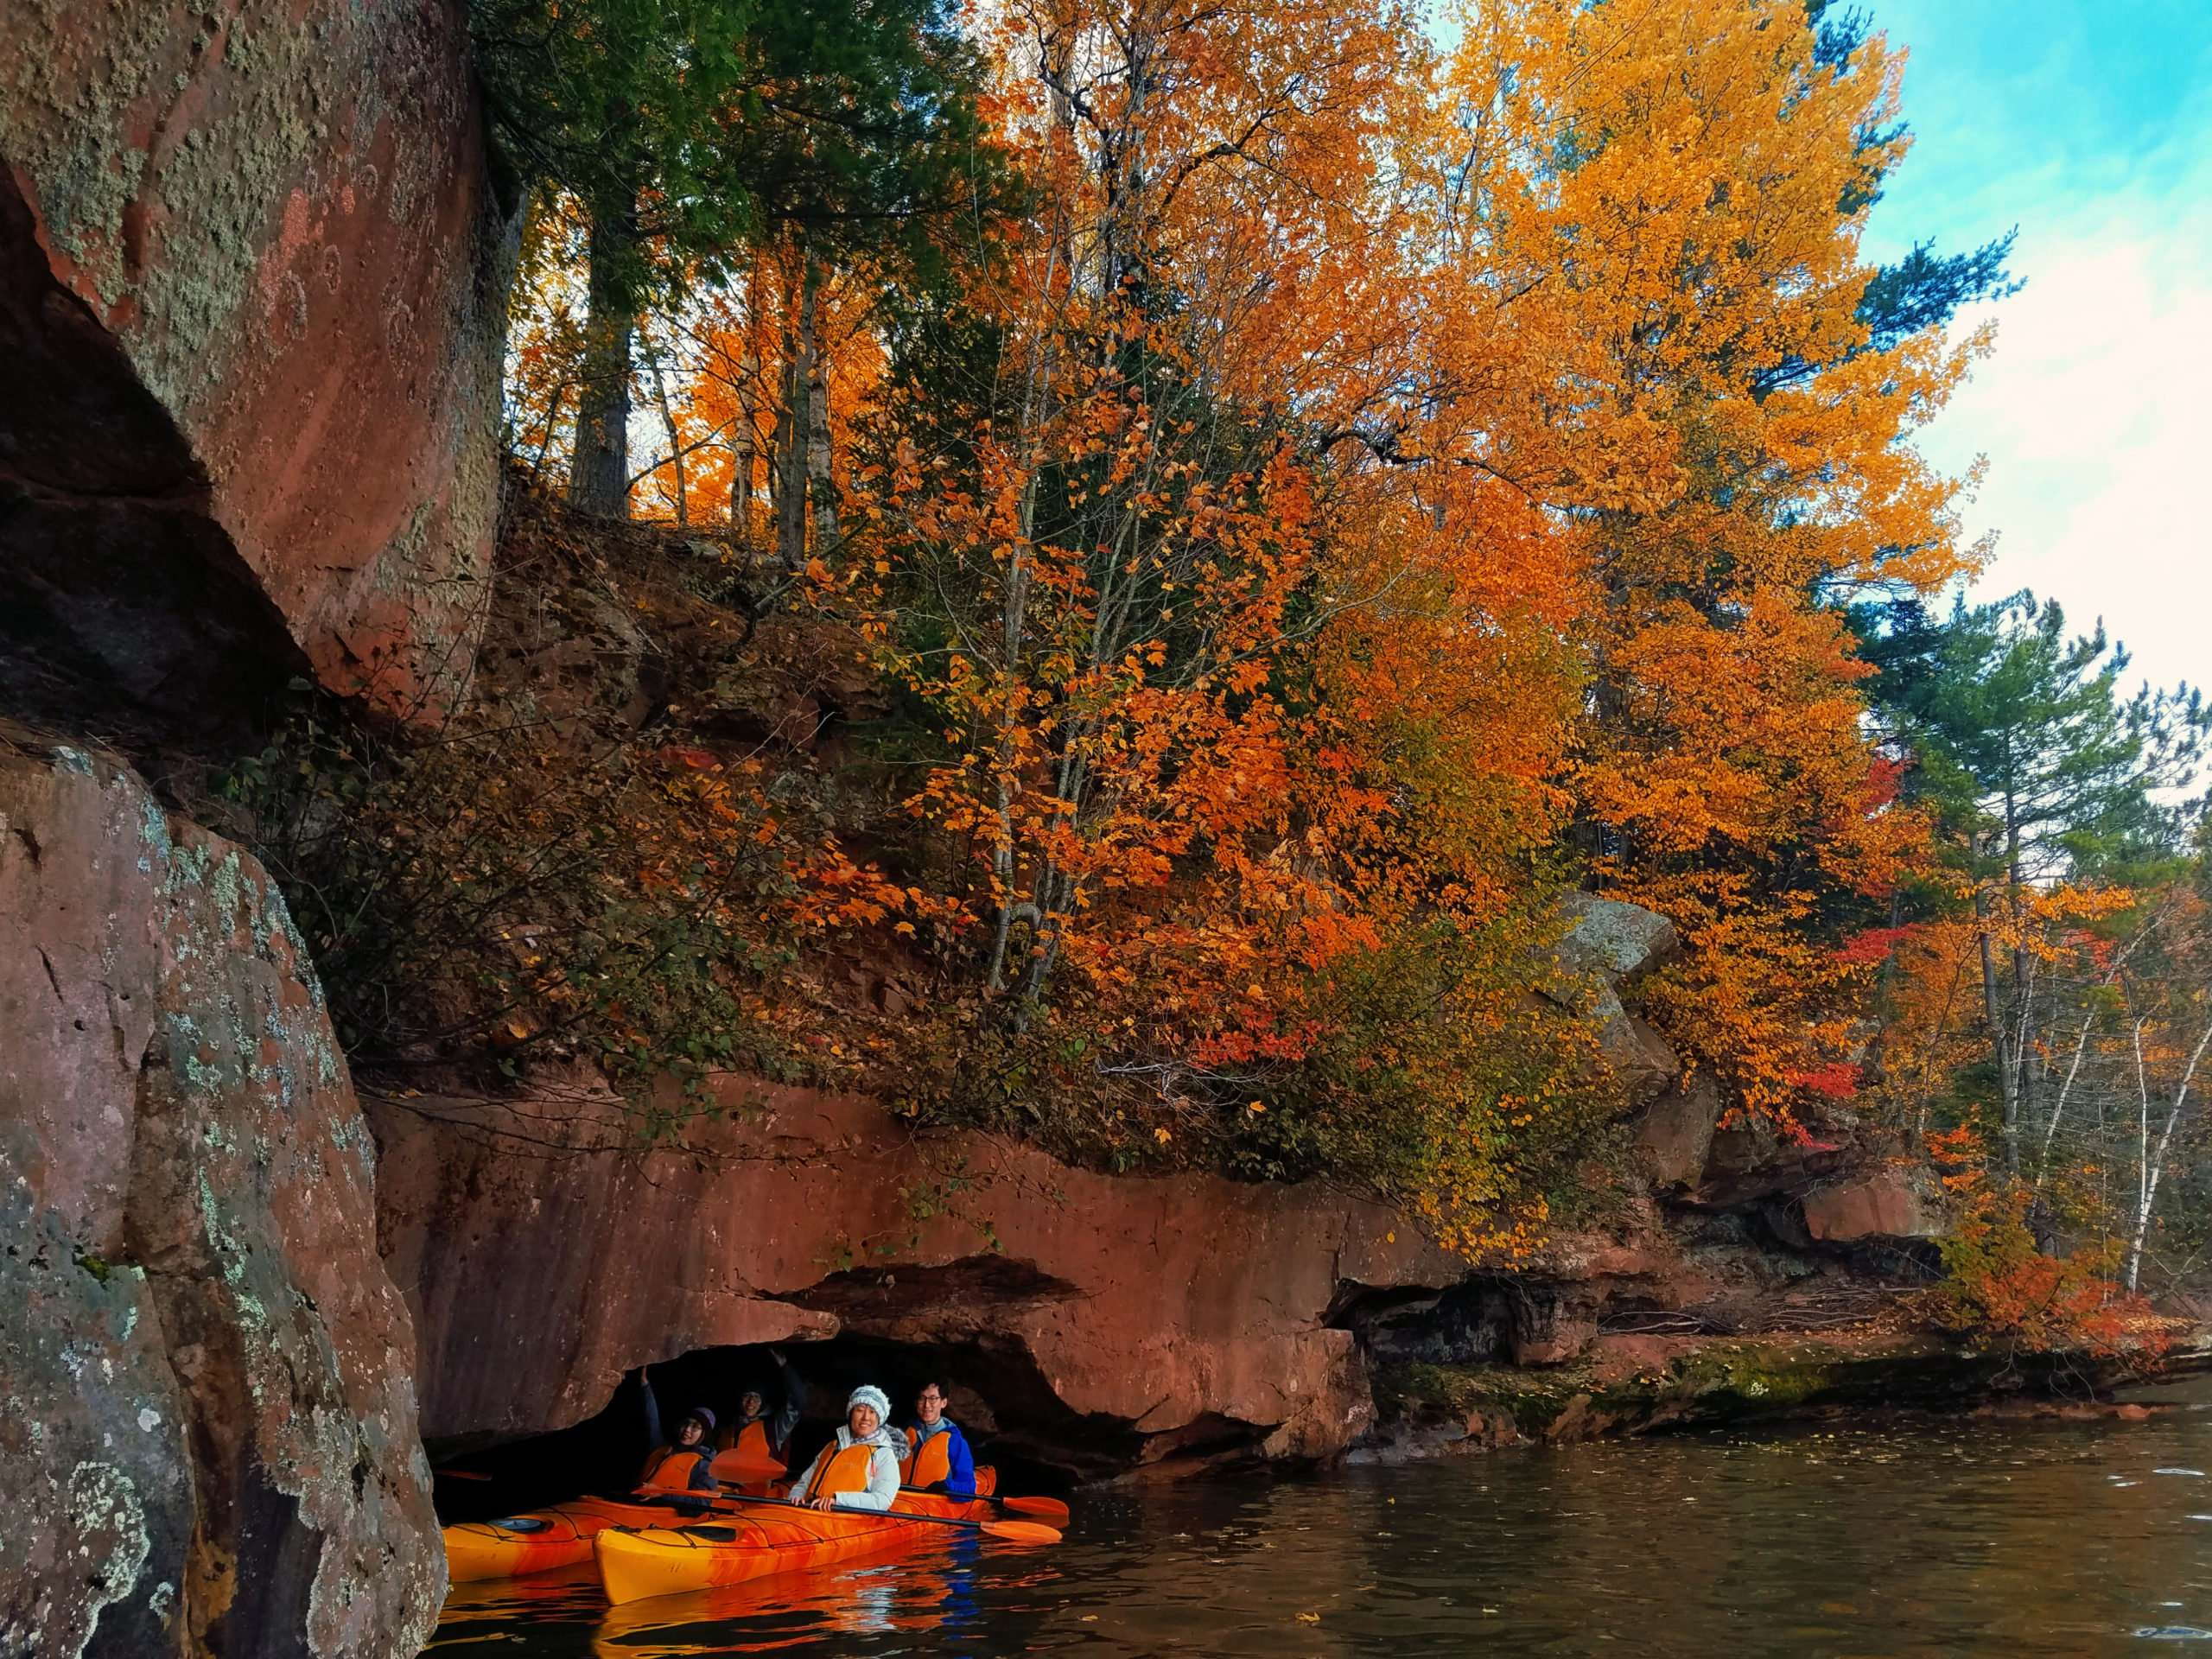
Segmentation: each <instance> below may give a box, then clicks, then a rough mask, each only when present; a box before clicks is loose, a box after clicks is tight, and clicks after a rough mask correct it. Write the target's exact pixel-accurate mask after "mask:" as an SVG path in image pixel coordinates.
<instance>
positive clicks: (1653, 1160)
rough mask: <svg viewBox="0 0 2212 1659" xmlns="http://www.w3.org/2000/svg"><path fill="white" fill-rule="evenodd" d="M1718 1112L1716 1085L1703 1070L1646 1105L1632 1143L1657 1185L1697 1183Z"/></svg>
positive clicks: (1644, 1168)
mask: <svg viewBox="0 0 2212 1659" xmlns="http://www.w3.org/2000/svg"><path fill="white" fill-rule="evenodd" d="M1721 1110H1722V1107H1721V1103H1720V1090H1719V1085H1718V1084H1715V1083H1714V1082H1713V1077H1712V1074H1711V1073H1710V1072H1706V1071H1700V1072H1697V1073H1696V1074H1694V1076H1692V1077H1690V1078H1689V1079H1688V1081H1687V1082H1683V1083H1681V1084H1680V1085H1679V1086H1677V1087H1675V1088H1670V1089H1669V1090H1667V1091H1666V1092H1665V1093H1664V1094H1662V1095H1661V1096H1659V1097H1658V1098H1657V1099H1656V1100H1655V1101H1653V1102H1652V1103H1651V1104H1650V1105H1649V1107H1648V1108H1646V1109H1645V1110H1644V1113H1643V1116H1642V1117H1640V1118H1638V1119H1637V1123H1636V1128H1635V1138H1634V1141H1633V1142H1632V1143H1631V1144H1632V1146H1633V1148H1634V1151H1635V1154H1636V1157H1637V1162H1638V1163H1639V1164H1640V1165H1642V1166H1643V1172H1644V1173H1645V1175H1646V1176H1647V1177H1648V1178H1649V1179H1650V1182H1651V1184H1652V1185H1653V1186H1654V1187H1655V1188H1659V1189H1662V1190H1664V1189H1667V1188H1672V1187H1685V1186H1695V1185H1697V1184H1698V1182H1699V1180H1700V1179H1702V1178H1703V1176H1704V1174H1705V1160H1706V1158H1707V1155H1708V1154H1710V1153H1711V1152H1712V1150H1713V1127H1714V1126H1715V1125H1716V1124H1717V1123H1719V1121H1720V1113H1721Z"/></svg>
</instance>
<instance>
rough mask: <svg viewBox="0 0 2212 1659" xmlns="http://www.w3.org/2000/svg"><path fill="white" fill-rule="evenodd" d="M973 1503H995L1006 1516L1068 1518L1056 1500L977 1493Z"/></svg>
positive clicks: (938, 1494) (925, 1493) (927, 1493)
mask: <svg viewBox="0 0 2212 1659" xmlns="http://www.w3.org/2000/svg"><path fill="white" fill-rule="evenodd" d="M899 1491H902V1492H917V1493H919V1494H921V1495H922V1496H923V1497H957V1494H956V1493H949V1492H932V1491H930V1489H929V1488H928V1487H926V1486H901V1487H900V1488H899ZM973 1501H975V1502H976V1503H995V1504H997V1505H998V1507H999V1508H1001V1510H1005V1511H1006V1512H1007V1514H1008V1515H1042V1516H1052V1517H1054V1518H1057V1519H1058V1520H1059V1521H1061V1522H1065V1521H1066V1520H1067V1518H1068V1506H1067V1505H1066V1504H1065V1503H1061V1502H1060V1501H1059V1500H1058V1498H1052V1497H999V1496H998V1495H997V1494H996V1493H984V1492H977V1493H976V1494H975V1495H974V1500H973ZM1025 1503H1033V1504H1039V1505H1048V1506H1049V1507H1046V1508H1039V1509H1029V1510H1025V1509H1023V1508H1022V1507H1021V1506H1022V1505H1023V1504H1025Z"/></svg>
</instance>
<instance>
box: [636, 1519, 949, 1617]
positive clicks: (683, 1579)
mask: <svg viewBox="0 0 2212 1659" xmlns="http://www.w3.org/2000/svg"><path fill="white" fill-rule="evenodd" d="M990 1514H991V1506H990V1505H989V1504H988V1503H960V1502H957V1501H956V1500H953V1499H949V1498H943V1497H930V1496H923V1495H915V1494H906V1495H902V1496H901V1497H899V1500H898V1501H897V1503H895V1504H894V1505H893V1508H892V1509H891V1510H888V1511H886V1512H885V1513H883V1514H880V1515H868V1514H861V1513H857V1512H855V1511H853V1510H832V1511H831V1512H830V1513H829V1514H827V1515H823V1514H820V1513H818V1512H816V1511H814V1510H783V1509H772V1508H768V1507H766V1506H747V1507H745V1508H741V1509H739V1510H735V1511H734V1512H732V1513H729V1514H727V1515H721V1514H718V1515H716V1516H714V1517H713V1518H712V1519H711V1520H709V1521H703V1522H697V1523H693V1524H685V1525H680V1526H673V1527H671V1526H670V1525H669V1524H668V1523H667V1522H666V1520H665V1519H664V1520H662V1521H661V1522H659V1524H658V1525H648V1526H645V1527H641V1528H633V1527H632V1526H629V1525H616V1526H613V1527H607V1528H603V1529H601V1530H600V1531H599V1532H598V1533H597V1534H596V1535H594V1539H593V1548H594V1553H595V1554H596V1555H597V1557H598V1560H599V1577H600V1582H601V1583H602V1584H603V1585H605V1586H607V1599H608V1600H609V1601H613V1602H624V1601H639V1600H642V1599H644V1598H645V1597H647V1596H672V1595H677V1594H680V1593H681V1592H684V1591H687V1590H707V1589H711V1588H713V1587H714V1586H717V1585H728V1584H743V1583H745V1582H747V1580H753V1579H760V1578H766V1577H767V1576H768V1575H769V1574H770V1573H789V1572H794V1571H797V1570H798V1569H800V1568H803V1567H826V1566H830V1565H832V1564H834V1563H836V1562H838V1561H846V1560H854V1559H855V1558H856V1557H859V1556H862V1555H872V1554H875V1553H877V1552H878V1551H880V1550H884V1549H887V1548H893V1547H895V1546H897V1545H899V1544H901V1543H910V1542H912V1541H914V1540H916V1539H917V1538H918V1537H920V1536H921V1535H924V1534H926V1533H935V1532H938V1531H940V1530H942V1529H939V1528H938V1527H934V1526H931V1524H930V1523H929V1522H928V1521H926V1520H919V1521H916V1520H907V1521H903V1522H902V1520H901V1519H900V1516H902V1515H906V1516H945V1517H949V1518H952V1519H956V1520H984V1519H988V1517H989V1516H990Z"/></svg>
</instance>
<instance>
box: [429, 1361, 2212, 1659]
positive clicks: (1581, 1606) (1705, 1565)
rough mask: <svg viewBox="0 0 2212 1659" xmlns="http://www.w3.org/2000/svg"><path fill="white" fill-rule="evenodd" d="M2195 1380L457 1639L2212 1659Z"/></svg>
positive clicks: (1513, 1457) (445, 1628) (645, 1657)
mask: <svg viewBox="0 0 2212 1659" xmlns="http://www.w3.org/2000/svg"><path fill="white" fill-rule="evenodd" d="M2144 1397H2145V1398H2148V1399H2156V1398H2176V1397H2177V1396H2173V1395H2165V1396H2160V1395H2145V1396H2144ZM2188 1398H2190V1399H2192V1400H2195V1401H2196V1402H2200V1403H2196V1404H2186V1403H2185V1404H2181V1405H2177V1406H2176V1407H2175V1408H2173V1409H2171V1411H2168V1412H2164V1413H2161V1414H2157V1415H2155V1416H2153V1417H2152V1418H2151V1419H2150V1420H2149V1421H2139V1422H2128V1421H2112V1420H2106V1421H2094V1422H2067V1421H2026V1422H2003V1421H1986V1420H1975V1419H1960V1420H1956V1421H1933V1422H1930V1421H1916V1422H1914V1423H1912V1424H1910V1425H1909V1426H1906V1425H1899V1424H1897V1423H1884V1424H1878V1425H1861V1426H1855V1427H1846V1426H1841V1425H1834V1424H1831V1425H1825V1426H1821V1427H1807V1428H1804V1429H1802V1430H1800V1431H1776V1432H1771V1433H1763V1434H1751V1433H1726V1434H1710V1435H1698V1436H1688V1437H1682V1438H1677V1439H1662V1440H1640V1441H1625V1442H1614V1443H1610V1444H1599V1445H1593V1446H1573V1447H1568V1448H1565V1449H1562V1450H1558V1451H1521V1452H1503V1453H1493V1454H1491V1455H1490V1456H1488V1457H1469V1458H1465V1459H1452V1460H1450V1461H1447V1462H1442V1463H1433V1464H1426V1465H1414V1466H1410V1467H1400V1468H1390V1469H1353V1470H1349V1471H1343V1472H1340V1473H1336V1474H1331V1475H1326V1476H1322V1477H1317V1478H1310V1479H1276V1480H1268V1481H1257V1480H1255V1481H1247V1482H1235V1483H1209V1484H1188V1485H1182V1486H1176V1487H1169V1488H1162V1489H1160V1490H1156V1491H1128V1492H1125V1491H1116V1492H1103V1493H1084V1492H1079V1493H1077V1494H1076V1495H1075V1497H1073V1499H1072V1500H1071V1503H1072V1507H1073V1509H1074V1512H1075V1519H1074V1522H1073V1525H1072V1527H1071V1529H1070V1530H1069V1532H1068V1535H1067V1537H1066V1541H1065V1542H1064V1543H1062V1544H1060V1545H1058V1547H1056V1548H1046V1549H1022V1548H1010V1547H1007V1546H1003V1545H998V1544H983V1545H981V1546H980V1547H979V1546H977V1545H976V1544H973V1543H971V1542H969V1541H967V1540H965V1539H963V1540H961V1541H958V1542H957V1543H954V1544H951V1545H932V1546H928V1547H924V1548H917V1549H913V1550H910V1551H908V1552H906V1553H905V1554H901V1555H899V1556H898V1557H896V1558H894V1559H893V1560H887V1561H884V1562H881V1563H880V1564H875V1565H864V1566H857V1567H845V1568H842V1569H841V1570H839V1571H838V1572H836V1573H834V1574H826V1575H823V1576H821V1577H801V1576H794V1577H793V1578H791V1579H786V1580H773V1579H772V1580H765V1581H763V1582H760V1583H756V1584H753V1585H749V1586H738V1587H735V1588H733V1589H730V1590H727V1591H715V1592H702V1593H700V1594H697V1595H691V1596H671V1597H664V1598H662V1599H658V1600H652V1601H643V1602H633V1603H631V1604H629V1605H626V1606H624V1607H621V1608H619V1609H613V1610H610V1609H609V1608H608V1607H607V1604H606V1601H605V1599H603V1598H602V1597H601V1594H600V1592H599V1586H598V1583H597V1580H595V1579H594V1577H593V1576H592V1573H591V1569H590V1567H589V1565H588V1563H587V1564H586V1565H585V1566H584V1567H582V1568H581V1569H579V1570H577V1571H575V1572H573V1573H562V1574H556V1575H553V1576H550V1577H546V1578H539V1579H523V1580H507V1581H505V1582H503V1583H497V1584H485V1585H464V1586H459V1587H457V1588H456V1590H455V1591H454V1595H453V1598H452V1599H451V1600H450V1601H448V1604H447V1607H446V1613H445V1617H444V1619H443V1620H442V1623H441V1624H440V1625H439V1628H438V1633H437V1637H436V1640H435V1643H433V1645H432V1647H431V1649H430V1651H431V1652H432V1653H433V1654H435V1655H437V1656H440V1659H463V1656H491V1655H499V1656H512V1659H552V1656H556V1655H560V1656H580V1655H594V1656H603V1659H652V1656H656V1655H664V1654H668V1655H674V1654H719V1653H760V1652H770V1651H773V1652H778V1653H781V1654H786V1655H791V1656H793V1659H804V1656H815V1655H822V1656H829V1655H838V1656H858V1655H872V1654H885V1655H889V1654H946V1655H956V1654H957V1655H976V1656H997V1655H1012V1654H1021V1653H1047V1652H1058V1651H1061V1650H1066V1651H1068V1652H1070V1653H1071V1654H1075V1655H1078V1656H1080V1659H1119V1656H1130V1659H1135V1656H1140V1655H1152V1654H1178V1655H1253V1656H1263V1655H1264V1656H1268V1659H1274V1656H1306V1655H1323V1656H1332V1659H1337V1656H1344V1659H1350V1656H1370V1655H1372V1656H1376V1659H1383V1656H1388V1659H1414V1656H1424V1655H1436V1656H1446V1655H1460V1654H1465V1653H1471V1652H1483V1653H1497V1654H1544V1655H1551V1654H1620V1653H1625V1652H1634V1653H1639V1654H1652V1655H1683V1656H1691V1655H1695V1656H1700V1659H1708V1656H1738V1655H1769V1654H1771V1655H1777V1656H1779V1655H1789V1656H1793V1659H1802V1656H1839V1659H1840V1656H1852V1655H1874V1654H1883V1655H1953V1654H1973V1655H1981V1654H1989V1655H2007V1656H2013V1655H2037V1654H2052V1655H2058V1654H2064V1655H2071V1656H2081V1655H2099V1654H2121V1653H2133V1654H2144V1655H2154V1654H2159V1653H2164V1652H2169V1651H2173V1650H2176V1649H2179V1650H2181V1651H2191V1650H2196V1651H2202V1652H2205V1653H2208V1654H2212V1403H2202V1402H2212V1393H2208V1392H2207V1391H2206V1390H2205V1389H2203V1388H2202V1386H2201V1385H2200V1386H2199V1387H2197V1388H2196V1389H2192V1390H2191V1391H2190V1395H2189V1396H2188Z"/></svg>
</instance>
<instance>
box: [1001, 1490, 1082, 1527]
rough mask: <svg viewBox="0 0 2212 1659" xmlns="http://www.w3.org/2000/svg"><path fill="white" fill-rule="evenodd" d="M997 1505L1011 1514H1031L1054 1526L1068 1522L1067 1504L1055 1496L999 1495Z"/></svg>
mask: <svg viewBox="0 0 2212 1659" xmlns="http://www.w3.org/2000/svg"><path fill="white" fill-rule="evenodd" d="M997 1502H998V1506H999V1507H1000V1508H1001V1509H1002V1510H1007V1512H1008V1513H1010V1514H1013V1515H1033V1516H1036V1517H1037V1518H1038V1519H1039V1521H1045V1522H1050V1523H1051V1524H1052V1525H1053V1526H1056V1527H1065V1525H1067V1523H1068V1506H1067V1505H1066V1504H1065V1503H1061V1502H1060V1500H1059V1499H1058V1498H1057V1497H1001V1498H1000V1499H998V1500H997Z"/></svg>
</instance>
